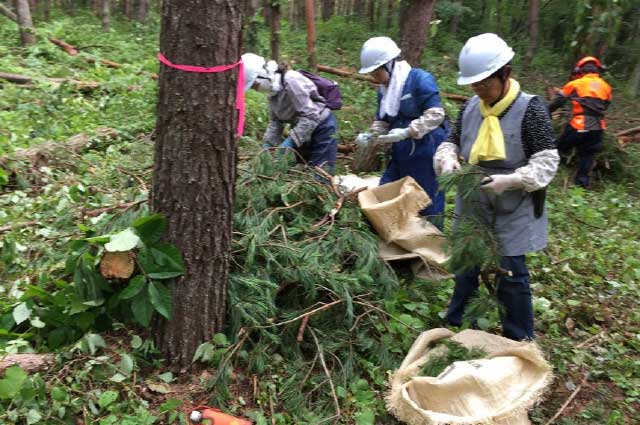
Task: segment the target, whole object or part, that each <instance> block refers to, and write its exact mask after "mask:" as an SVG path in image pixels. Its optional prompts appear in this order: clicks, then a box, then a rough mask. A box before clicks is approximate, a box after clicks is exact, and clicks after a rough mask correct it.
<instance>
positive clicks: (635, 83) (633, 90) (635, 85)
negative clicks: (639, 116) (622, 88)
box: [629, 57, 640, 97]
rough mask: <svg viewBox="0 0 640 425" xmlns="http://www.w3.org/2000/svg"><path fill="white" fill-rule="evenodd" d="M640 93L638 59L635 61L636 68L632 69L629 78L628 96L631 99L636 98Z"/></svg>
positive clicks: (639, 61) (639, 64)
mask: <svg viewBox="0 0 640 425" xmlns="http://www.w3.org/2000/svg"><path fill="white" fill-rule="evenodd" d="M639 93H640V57H639V58H638V60H637V61H636V66H635V67H634V68H633V72H632V73H631V75H630V78H629V94H630V95H631V96H632V97H637V96H638V94H639Z"/></svg>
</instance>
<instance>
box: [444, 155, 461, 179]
mask: <svg viewBox="0 0 640 425" xmlns="http://www.w3.org/2000/svg"><path fill="white" fill-rule="evenodd" d="M440 170H441V172H440V175H441V176H444V175H447V174H451V173H453V172H455V171H459V170H460V163H459V162H458V160H457V159H455V158H444V159H443V160H442V162H441V163H440Z"/></svg>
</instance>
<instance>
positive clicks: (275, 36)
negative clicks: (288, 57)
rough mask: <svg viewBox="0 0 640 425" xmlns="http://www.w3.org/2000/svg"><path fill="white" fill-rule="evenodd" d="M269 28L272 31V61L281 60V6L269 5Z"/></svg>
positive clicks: (277, 4) (276, 4)
mask: <svg viewBox="0 0 640 425" xmlns="http://www.w3.org/2000/svg"><path fill="white" fill-rule="evenodd" d="M269 28H270V29H271V59H273V60H274V61H276V62H277V61H279V60H280V4H279V3H269Z"/></svg>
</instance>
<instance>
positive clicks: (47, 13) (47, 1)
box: [42, 0, 51, 22]
mask: <svg viewBox="0 0 640 425" xmlns="http://www.w3.org/2000/svg"><path fill="white" fill-rule="evenodd" d="M42 4H43V5H42V7H43V9H42V14H43V16H44V20H45V21H46V22H49V20H50V19H51V0H44V1H43V2H42Z"/></svg>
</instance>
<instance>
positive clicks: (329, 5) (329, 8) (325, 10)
mask: <svg viewBox="0 0 640 425" xmlns="http://www.w3.org/2000/svg"><path fill="white" fill-rule="evenodd" d="M335 7H336V0H324V1H323V2H322V20H323V21H325V22H326V21H328V20H329V19H331V17H332V16H333V10H334V9H335Z"/></svg>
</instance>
